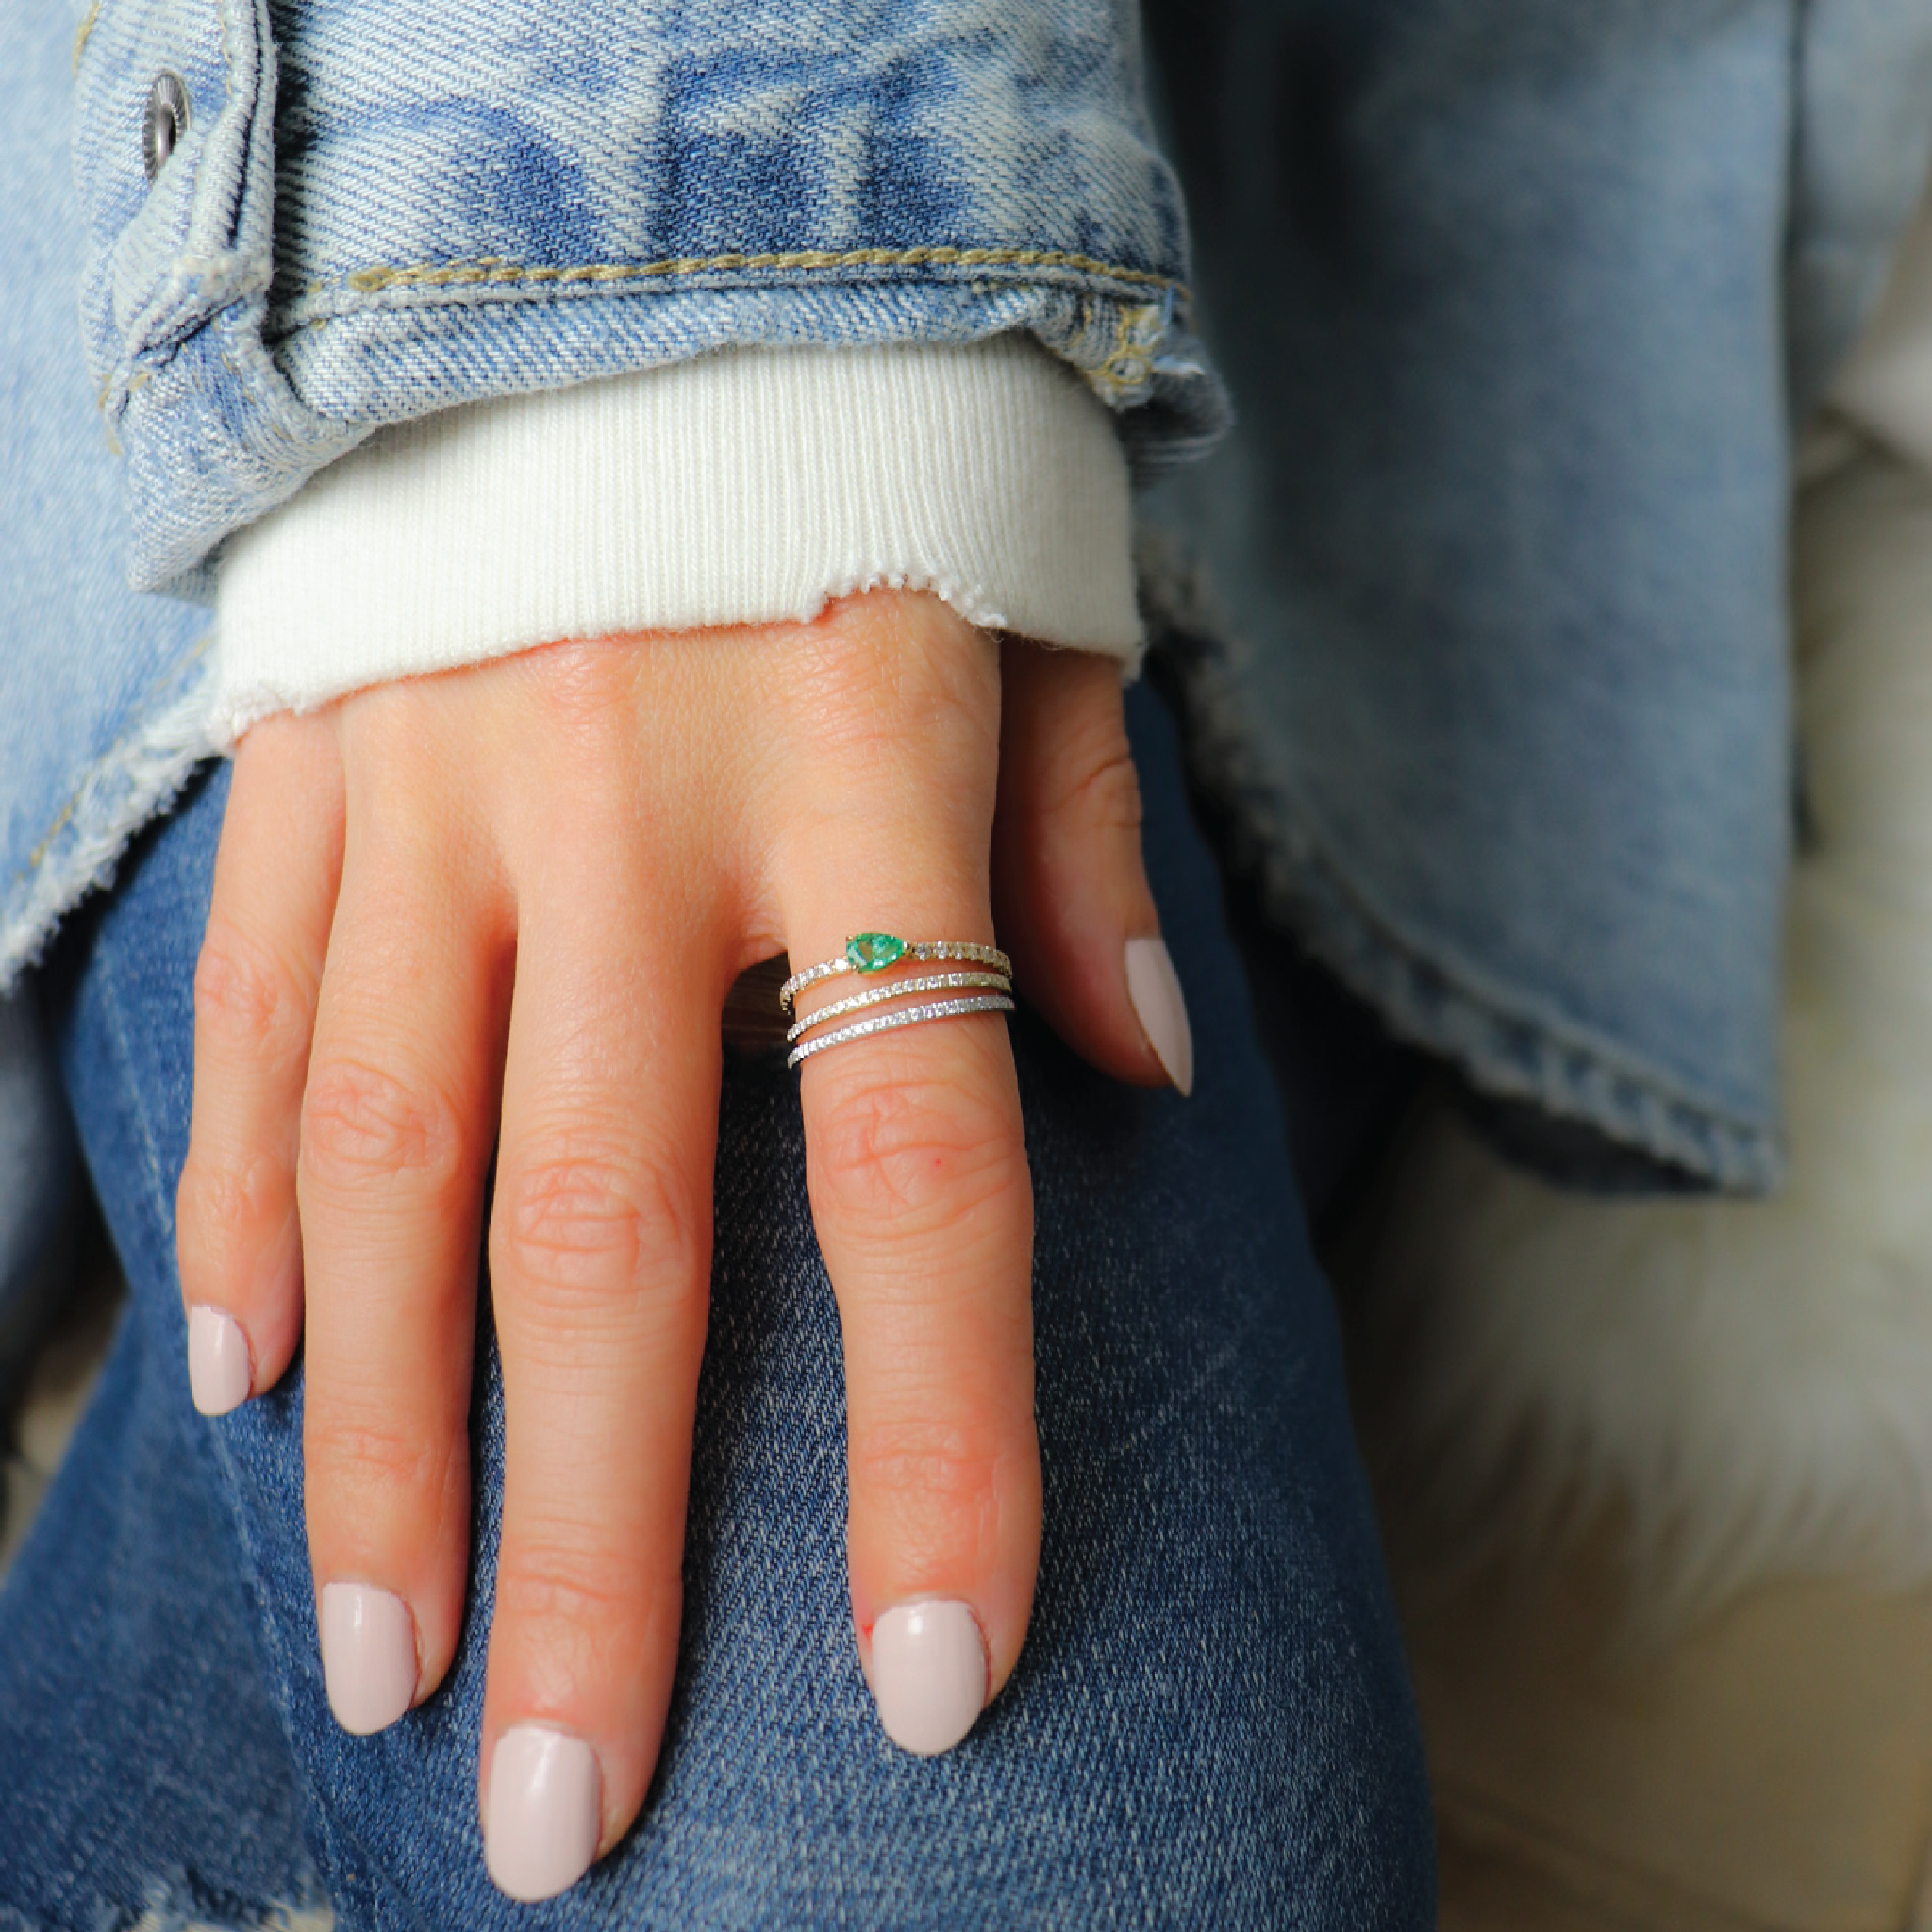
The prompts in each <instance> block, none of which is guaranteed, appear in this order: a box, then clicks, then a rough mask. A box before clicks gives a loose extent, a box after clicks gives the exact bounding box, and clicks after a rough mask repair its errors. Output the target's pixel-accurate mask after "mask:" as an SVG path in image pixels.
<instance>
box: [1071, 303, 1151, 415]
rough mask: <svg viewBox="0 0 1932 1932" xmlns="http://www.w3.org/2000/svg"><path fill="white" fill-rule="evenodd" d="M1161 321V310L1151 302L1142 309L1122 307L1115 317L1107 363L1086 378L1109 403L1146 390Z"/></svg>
mask: <svg viewBox="0 0 1932 1932" xmlns="http://www.w3.org/2000/svg"><path fill="white" fill-rule="evenodd" d="M1162 320H1163V318H1162V316H1161V312H1160V309H1159V308H1158V306H1157V305H1155V304H1154V303H1151V302H1150V303H1148V304H1146V305H1145V306H1144V307H1142V308H1123V309H1122V310H1121V312H1120V314H1119V315H1118V316H1117V317H1116V318H1115V321H1114V330H1113V348H1112V350H1111V351H1110V352H1109V353H1108V358H1107V360H1106V361H1104V362H1103V363H1101V365H1100V366H1099V367H1098V368H1097V369H1095V370H1093V371H1091V373H1090V374H1089V375H1088V377H1087V380H1088V381H1089V382H1090V383H1091V384H1092V385H1093V387H1094V388H1095V389H1096V390H1097V391H1099V392H1100V393H1101V395H1102V396H1103V397H1105V398H1106V399H1107V400H1108V401H1110V402H1113V401H1119V400H1120V399H1122V398H1123V397H1125V396H1127V395H1130V394H1132V393H1134V392H1135V391H1139V390H1141V389H1144V388H1145V387H1146V386H1147V384H1148V383H1149V382H1150V381H1151V380H1152V379H1153V375H1154V358H1155V355H1156V353H1157V351H1158V349H1159V346H1160V338H1161V333H1162V327H1161V325H1162Z"/></svg>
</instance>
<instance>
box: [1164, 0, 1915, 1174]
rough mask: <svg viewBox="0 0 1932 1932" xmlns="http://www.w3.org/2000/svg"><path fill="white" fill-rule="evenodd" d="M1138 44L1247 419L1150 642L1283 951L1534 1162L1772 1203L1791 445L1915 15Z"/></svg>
mask: <svg viewBox="0 0 1932 1932" xmlns="http://www.w3.org/2000/svg"><path fill="white" fill-rule="evenodd" d="M1146 10H1147V17H1148V25H1149V38H1150V42H1151V44H1152V46H1153V48H1154V52H1155V55H1156V63H1155V64H1156V67H1157V69H1158V71H1159V72H1160V73H1161V75H1162V76H1163V79H1164V82H1165V92H1166V99H1167V104H1168V109H1169V118H1170V121H1171V125H1172V136H1173V147H1174V153H1175V155H1176V157H1177V158H1178V160H1179V161H1180V164H1181V170H1182V177H1183V180H1184V182H1185V183H1186V185H1187V188H1188V192H1189V196H1190V204H1191V211H1192V215H1193V221H1194V245H1195V257H1196V262H1195V286H1196V288H1197V290H1198V291H1199V296H1200V303H1201V314H1202V325H1203V330H1204V334H1205V335H1206V337H1207V339H1208V342H1209V344H1210V346H1211V347H1212V349H1213V351H1214V353H1215V356H1216V358H1217V360H1218V362H1219V364H1220V366H1221V368H1222V369H1223V371H1224V374H1225V375H1226V376H1227V379H1228V382H1229V386H1230V388H1231V390H1232V391H1233V395H1234V400H1235V407H1236V412H1237V425H1236V428H1235V432H1234V435H1233V437H1232V438H1231V439H1230V441H1228V442H1227V443H1226V444H1225V445H1224V447H1223V448H1222V449H1221V450H1220V451H1218V452H1217V453H1216V454H1215V455H1214V456H1213V457H1212V458H1210V459H1209V460H1208V462H1207V463H1206V464H1204V465H1201V466H1199V467H1198V468H1196V469H1193V470H1191V471H1189V472H1187V473H1186V474H1184V475H1180V476H1177V477H1175V478H1174V479H1173V480H1172V481H1171V482H1170V483H1168V484H1165V485H1163V486H1162V491H1161V494H1162V496H1163V498H1164V501H1163V502H1162V503H1161V505H1160V507H1159V518H1158V521H1159V522H1160V524H1161V525H1162V528H1161V530H1160V533H1159V541H1158V543H1157V544H1156V545H1155V546H1154V552H1155V555H1154V565H1155V569H1154V581H1153V585H1152V588H1153V591H1154V592H1155V596H1156V601H1157V603H1158V606H1159V609H1158V611H1157V612H1156V613H1154V618H1155V621H1154V623H1153V625H1152V628H1153V630H1154V631H1155V634H1156V644H1157V650H1158V639H1159V633H1160V632H1161V631H1162V630H1163V629H1164V630H1165V631H1166V632H1167V634H1168V639H1169V648H1170V651H1172V650H1174V648H1175V647H1176V646H1180V647H1184V648H1183V656H1184V659H1185V664H1186V677H1187V681H1188V683H1189V685H1190V688H1191V714H1192V716H1191V724H1192V730H1193V750H1194V757H1195V760H1196V764H1197V768H1198V769H1199V770H1200V772H1201V774H1203V776H1204V777H1205V778H1206V779H1207V781H1208V783H1209V784H1210V785H1211V786H1212V787H1213V788H1214V789H1215V790H1217V791H1220V792H1221V793H1222V795H1223V798H1224V802H1225V804H1226V805H1227V806H1228V807H1229V808H1231V813H1232V820H1233V824H1234V825H1235V828H1236V831H1237V835H1238V837H1239V839H1240V841H1241V844H1242V846H1243V856H1244V857H1245V858H1246V860H1247V861H1248V862H1249V863H1250V864H1251V865H1252V867H1253V868H1254V870H1255V872H1256V874H1257V876H1258V879H1259V882H1260V886H1261V890H1262V892H1263V893H1264V895H1265V898H1266V901H1267V904H1268V907H1269V908H1270V910H1271V912H1272V913H1273V915H1274V917H1275V918H1276V919H1277V920H1278V921H1279V922H1281V923H1282V924H1286V925H1289V926H1291V927H1292V928H1293V929H1294V930H1295V931H1296V932H1297V933H1298V934H1299V935H1300V937H1301V938H1302V940H1303V941H1305V942H1306V944H1307V946H1308V947H1310V948H1311V949H1312V950H1313V951H1314V952H1315V953H1316V954H1317V955H1319V956H1320V957H1321V958H1323V959H1324V961H1325V962H1326V963H1327V964H1328V965H1329V966H1330V967H1331V968H1333V969H1334V970H1335V971H1336V972H1337V973H1339V974H1341V977H1342V978H1343V979H1344V980H1345V981H1346V982H1347V983H1348V984H1349V985H1350V986H1351V987H1353V988H1354V989H1355V990H1356V991H1357V992H1358V993H1360V994H1361V995H1362V996H1363V997H1364V998H1365V999H1367V1000H1368V1001H1370V1002H1371V1003H1372V1004H1373V1005H1374V1007H1375V1008H1376V1009H1377V1010H1378V1011H1379V1012H1380V1013H1381V1014H1382V1016H1383V1018H1384V1019H1385V1021H1386V1022H1387V1023H1388V1024H1390V1025H1391V1027H1393V1028H1394V1029H1395V1030H1396V1031H1397V1032H1398V1033H1399V1034H1401V1035H1402V1036H1404V1037H1405V1038H1407V1039H1408V1040H1410V1041H1416V1042H1418V1043H1420V1044H1422V1045H1424V1046H1425V1047H1428V1048H1430V1049H1432V1050H1433V1051H1434V1052H1436V1053H1437V1054H1439V1055H1441V1056H1442V1057H1444V1058H1447V1059H1449V1060H1450V1061H1452V1062H1453V1063H1454V1064H1456V1065H1457V1066H1458V1067H1459V1068H1460V1069H1461V1070H1462V1072H1463V1073H1464V1074H1466V1075H1467V1076H1468V1077H1469V1079H1470V1080H1471V1081H1472V1082H1474V1085H1475V1086H1477V1087H1478V1088H1479V1089H1481V1090H1482V1091H1484V1092H1485V1093H1486V1094H1488V1095H1491V1096H1495V1097H1497V1098H1498V1099H1500V1100H1501V1101H1503V1102H1507V1103H1510V1104H1511V1106H1512V1109H1513V1115H1512V1120H1511V1132H1510V1135H1509V1144H1512V1145H1514V1146H1516V1147H1518V1148H1526V1147H1529V1145H1530V1143H1531V1141H1534V1142H1535V1143H1536V1151H1537V1152H1538V1156H1539V1158H1541V1160H1542V1161H1543V1164H1545V1165H1549V1166H1554V1167H1555V1168H1556V1169H1557V1171H1558V1172H1559V1173H1564V1174H1571V1175H1572V1176H1574V1177H1577V1178H1584V1179H1589V1180H1592V1181H1598V1182H1601V1183H1603V1184H1606V1185H1623V1184H1624V1183H1625V1182H1626V1181H1635V1182H1636V1183H1637V1184H1639V1185H1648V1184H1652V1183H1655V1182H1665V1183H1667V1184H1668V1183H1670V1182H1672V1181H1673V1180H1674V1179H1682V1178H1688V1179H1689V1180H1690V1181H1691V1183H1692V1184H1704V1185H1710V1184H1717V1185H1720V1186H1724V1187H1728V1188H1734V1189H1740V1190H1747V1191H1748V1190H1752V1189H1758V1188H1763V1187H1766V1186H1768V1185H1771V1184H1772V1183H1773V1182H1774V1181H1775V1179H1776V1178H1777V1176H1778V1174H1779V1170H1780V1164H1781V1148H1780V1140H1779V1133H1778V1105H1777V1058H1776V1046H1777V1019H1778V1006H1779V932H1780V922H1781V909H1782V908H1781V901H1782V892H1783V885H1784V878H1785V870H1786V861H1787V855H1788V847H1789V841H1790V826H1791V824H1792V823H1793V819H1794V813H1793V808H1792V802H1793V794H1794V787H1795V780H1794V774H1793V768H1792V767H1793V761H1792V758H1791V747H1790V735H1791V723H1790V701H1789V696H1788V690H1787V684H1788V662H1789V640H1788V618H1787V609H1786V564H1785V557H1786V526H1787V519H1788V514H1789V506H1790V456H1791V443H1792V426H1793V425H1796V424H1798V423H1800V422H1802V420H1803V418H1804V417H1805V415H1806V413H1807V411H1808V410H1809V409H1810V408H1811V407H1812V406H1813V404H1814V403H1815V401H1816V399H1817V398H1818V396H1819V393H1820V391H1821V388H1822V386H1823V384H1824V381H1825V379H1826V377H1827V376H1828V375H1829V373H1830V371H1831V370H1832V368H1833V365H1834V364H1835V363H1836V362H1837V361H1838V360H1839V359H1840V357H1841V356H1842V355H1843V354H1844V352H1845V350H1846V348H1847V347H1848V346H1849V344H1850V342H1851V341H1852V339H1853V337H1854V336H1855V334H1856V333H1857V329H1858V327H1859V325H1861V323H1862V322H1863V320H1864V318H1865V316H1866V315H1867V313H1868V312H1869V311H1870V309H1871V308H1872V307H1873V305H1874V301H1875V299H1876V297H1877V295H1878V293H1879V292H1880V290H1881V288H1882V286H1883V283H1884V279H1885V275H1886V273H1887V269H1888V265H1889V261H1890V255H1891V252H1892V249H1893V246H1894V244H1895V241H1896V238H1897V237H1898V235H1899V233H1900V231H1901V229H1902V227H1903V226H1904V225H1905V224H1906V223H1907V220H1908V218H1909V216H1910V214H1911V211H1912V209H1913V207H1914V205H1915V203H1916V201H1917V199H1918V196H1919V194H1920V192H1921V190H1922V188H1923V186H1924V182H1925V178H1926V173H1927V166H1928V160H1932V6H1928V5H1927V4H1926V0H1668V4H1665V0H1357V4H1350V5H1346V6H1342V5H1336V4H1332V0H1148V6H1147V9H1146ZM1490 1112H1491V1117H1492V1118H1493V1117H1495V1113H1496V1109H1495V1108H1491V1109H1490ZM1618 1150H1625V1151H1627V1153H1628V1155H1629V1156H1630V1157H1632V1158H1628V1159H1620V1158H1617V1154H1618Z"/></svg>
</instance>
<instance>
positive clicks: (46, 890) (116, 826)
mask: <svg viewBox="0 0 1932 1932" xmlns="http://www.w3.org/2000/svg"><path fill="white" fill-rule="evenodd" d="M214 671H215V667H214V663H213V660H212V657H211V655H210V654H208V653H206V652H204V653H203V654H201V656H200V657H199V658H197V659H196V660H195V662H194V663H192V665H191V666H190V667H189V674H188V675H189V682H188V685H187V688H186V689H185V690H182V691H178V692H177V693H175V695H173V696H172V697H164V698H162V699H161V700H160V703H159V708H158V709H154V710H152V711H150V712H149V713H148V715H147V716H146V718H145V719H144V721H143V722H142V723H141V724H136V725H135V726H134V727H133V729H132V730H131V731H130V732H129V733H128V734H127V735H126V736H125V738H123V739H122V740H121V741H120V742H119V743H118V744H116V745H115V746H114V747H113V748H112V749H111V750H110V751H108V753H107V754H106V755H105V756H104V757H102V758H99V759H97V760H96V761H95V763H94V764H93V765H92V767H91V768H90V769H89V771H88V773H87V775H86V776H85V777H84V778H83V779H82V780H81V781H80V785H79V787H78V789H77V790H76V791H75V794H74V796H73V798H72V799H71V800H70V801H69V802H68V804H67V806H66V808H65V809H64V810H63V811H62V812H61V814H60V816H59V817H58V819H57V820H56V821H55V823H54V824H53V826H52V827H51V828H50V829H49V830H48V832H47V833H46V835H45V836H44V837H43V839H42V841H41V844H40V846H39V847H38V848H37V849H36V851H35V852H34V854H33V855H32V857H31V858H29V860H28V862H27V864H26V866H25V868H24V869H23V872H22V874H20V875H19V876H18V877H17V878H16V879H15V881H14V891H12V892H11V893H9V895H8V904H7V906H6V908H5V911H4V917H0V995H4V994H5V993H7V992H8V991H11V989H12V987H13V984H14V982H15V981H16V980H17V979H18V978H19V977H20V975H21V974H22V973H24V972H25V970H26V969H27V968H28V967H29V966H31V965H33V964H34V963H35V962H36V961H37V960H38V959H39V958H40V956H41V953H42V950H43V949H44V948H45V946H46V944H47V941H49V940H50V939H51V938H52V937H53V935H54V931H55V929H56V928H57V927H58V925H59V924H60V922H61V920H63V919H64V918H65V917H66V916H67V914H68V913H69V912H71V911H72V910H73V909H74V908H75V906H77V905H78V904H79V903H80V902H81V900H83V899H84V898H86V897H87V895H88V893H90V892H91V891H93V890H94V889H95V887H97V886H105V885H107V884H108V883H109V882H110V881H111V880H112V878H113V876H114V868H115V867H116V866H117V865H118V864H119V863H120V860H121V855H122V854H123V853H124V852H125V850H126V849H127V845H128V841H130V840H132V839H133V837H134V835H135V834H136V833H137V832H139V831H140V830H141V828H142V826H143V825H145V824H147V823H148V821H149V820H150V819H152V818H153V817H155V815H156V814H157V813H158V812H161V811H164V810H166V808H168V807H169V806H170V805H171V804H173V803H174V800H175V795H176V793H178V792H179V791H180V790H181V788H182V787H183V786H184V785H185V784H186V783H187V782H188V779H189V777H190V775H191V774H192V773H193V771H194V769H195V767H196V766H197V765H200V764H202V763H203V762H205V761H206V760H207V759H208V758H211V757H212V756H214V755H215V753H216V752H218V751H219V750H220V749H221V745H220V743H219V741H218V738H217V734H216V731H215V728H214V691H215V679H214Z"/></svg>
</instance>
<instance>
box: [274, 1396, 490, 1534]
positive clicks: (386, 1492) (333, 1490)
mask: <svg viewBox="0 0 1932 1932" xmlns="http://www.w3.org/2000/svg"><path fill="white" fill-rule="evenodd" d="M460 1433H461V1432H460V1431H458V1432H456V1435H454V1436H453V1435H452V1434H451V1432H449V1431H447V1430H444V1429H438V1428H435V1427H433V1426H430V1425H427V1424H421V1425H417V1426H411V1425H410V1423H409V1420H408V1417H406V1416H403V1415H400V1414H396V1413H389V1414H381V1415H371V1414H366V1413H364V1412H362V1410H361V1409H360V1408H359V1407H351V1408H344V1407H340V1406H337V1405H325V1404H320V1403H317V1402H316V1401H315V1400H314V1399H313V1397H312V1396H311V1398H310V1400H309V1402H308V1407H307V1408H306V1409H305V1411H304V1414H303V1436H302V1454H303V1464H304V1469H305V1472H306V1474H305V1481H306V1483H307V1484H308V1488H309V1490H310V1491H311V1492H313V1493H316V1494H318V1495H322V1496H326V1497H327V1499H328V1500H329V1502H330V1503H331V1504H332V1505H333V1506H334V1507H336V1508H338V1509H339V1510H341V1511H344V1512H360V1511H361V1510H363V1509H365V1508H368V1507H375V1508H377V1509H378V1510H379V1509H380V1507H381V1505H383V1504H384V1503H385V1502H387V1501H389V1500H391V1499H392V1498H394V1497H396V1496H398V1495H416V1496H425V1495H441V1493H443V1492H444V1491H446V1490H447V1489H448V1487H449V1484H450V1482H451V1479H452V1474H453V1470H452V1462H453V1459H454V1458H456V1457H462V1456H464V1454H465V1451H464V1448H463V1445H462V1444H461V1442H460V1441H458V1440H457V1437H458V1436H459V1435H460Z"/></svg>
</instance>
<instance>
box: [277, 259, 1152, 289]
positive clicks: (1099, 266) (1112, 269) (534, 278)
mask: <svg viewBox="0 0 1932 1932" xmlns="http://www.w3.org/2000/svg"><path fill="white" fill-rule="evenodd" d="M847 268H1058V269H1071V270H1073V271H1074V272H1076V273H1078V274H1082V275H1102V276H1105V277H1106V278H1107V279H1108V280H1109V281H1115V282H1127V283H1132V284H1133V285H1134V286H1136V287H1139V288H1156V289H1171V290H1173V291H1174V294H1175V295H1176V296H1177V297H1179V298H1180V299H1182V300H1183V301H1185V300H1186V299H1188V292H1189V291H1188V290H1187V288H1186V286H1185V285H1184V284H1183V283H1180V282H1177V281H1176V280H1174V277H1173V276H1172V275H1158V274H1157V273H1155V272H1154V271H1153V270H1151V269H1140V268H1122V267H1120V266H1119V265H1118V264H1116V263H1113V262H1107V261H1102V260H1100V259H1098V258H1096V257H1094V256H1091V255H1079V254H1076V253H1074V251H1072V250H1071V249H1065V248H948V247H932V248H847V249H824V248H801V249H791V250H786V251H782V252H773V253H766V254H757V255H754V254H747V253H744V252H742V251H738V250H734V251H732V252H730V253H727V254H724V255H684V256H673V257H669V258H666V259H664V260H662V261H646V262H584V263H578V264H575V265H574V266H570V267H549V266H538V267H529V266H525V264H523V263H521V262H514V261H508V260H505V259H503V258H500V257H496V256H484V257H481V258H478V259H476V260H475V261H468V262H461V261H458V262H445V263H436V262H418V263H415V264H413V265H411V266H408V267H400V268H365V269H357V270H356V271H354V272H353V273H352V274H350V275H343V276H341V277H339V278H338V279H336V280H334V281H318V282H310V283H309V284H308V289H307V292H308V294H310V295H322V294H325V293H327V292H328V291H329V290H330V289H332V288H346V289H349V290H351V291H354V292H355V293H357V294H358V295H367V294H374V293H375V292H376V291H379V290H383V289H409V288H445V287H460V288H474V287H476V286H479V285H480V286H485V287H488V286H492V285H500V286H504V287H515V286H518V285H520V284H523V283H529V282H536V283H549V282H564V283H569V282H641V281H663V280H668V279H670V278H672V277H675V276H678V275H720V274H724V273H728V272H731V271H735V270H744V269H780V270H786V271H792V270H824V269H833V270H837V269H847Z"/></svg>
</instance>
